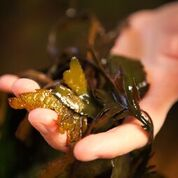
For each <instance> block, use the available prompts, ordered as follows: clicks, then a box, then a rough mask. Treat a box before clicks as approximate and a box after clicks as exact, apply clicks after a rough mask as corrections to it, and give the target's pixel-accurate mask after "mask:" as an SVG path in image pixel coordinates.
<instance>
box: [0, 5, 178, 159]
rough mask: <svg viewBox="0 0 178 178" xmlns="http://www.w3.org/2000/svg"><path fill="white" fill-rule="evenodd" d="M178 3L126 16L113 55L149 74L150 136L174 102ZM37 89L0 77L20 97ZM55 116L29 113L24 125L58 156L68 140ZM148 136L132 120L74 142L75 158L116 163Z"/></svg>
mask: <svg viewBox="0 0 178 178" xmlns="http://www.w3.org/2000/svg"><path fill="white" fill-rule="evenodd" d="M177 12H178V3H174V4H169V5H167V6H163V7H161V8H159V9H155V10H149V11H142V12H138V13H135V14H133V15H132V16H130V25H129V27H126V28H125V29H123V30H122V32H121V35H120V37H118V39H117V41H116V44H115V46H114V47H113V49H112V50H111V52H112V53H114V54H120V55H125V56H128V57H134V58H139V59H140V60H141V61H142V63H143V64H144V66H145V70H146V71H147V74H148V75H147V77H148V81H149V83H150V84H151V87H150V90H149V92H148V93H147V95H146V96H145V97H144V99H143V100H142V101H141V102H140V106H141V108H142V109H143V110H145V111H147V112H148V113H149V114H150V116H151V118H152V119H153V124H154V136H156V134H157V133H158V131H159V130H160V128H161V126H162V125H163V123H164V121H165V118H166V115H167V112H168V111H169V109H170V108H171V106H172V105H173V104H174V103H175V102H176V101H177V100H178V13H177ZM38 88H40V87H39V85H38V84H37V83H36V82H35V81H33V80H30V79H25V78H18V77H17V76H14V75H3V76H1V77H0V89H1V90H2V91H5V92H12V93H14V94H15V95H16V96H18V95H19V94H21V93H24V92H29V91H35V89H38ZM57 117H58V116H57V114H56V113H55V112H54V111H52V110H49V109H42V108H37V109H35V110H32V111H30V113H29V117H28V120H29V122H30V123H31V125H32V126H33V127H34V128H36V129H37V130H38V131H39V132H40V133H41V135H42V136H43V137H44V139H45V140H46V141H47V142H48V144H49V145H51V146H52V147H53V148H55V149H57V150H62V151H67V150H68V148H67V147H66V134H60V133H59V132H58V129H57V124H56V120H57ZM147 141H148V136H147V134H145V132H144V131H143V129H142V128H141V127H140V123H139V122H137V120H136V119H135V118H130V119H128V120H126V121H125V123H123V124H122V125H121V126H118V127H115V128H113V129H111V130H109V131H107V132H103V133H98V134H92V135H89V136H87V137H85V138H83V139H81V140H80V141H78V142H77V143H76V145H75V147H74V150H73V152H74V156H75V157H76V158H77V159H79V160H81V161H90V160H94V159H98V158H114V157H116V156H119V155H123V154H126V153H128V152H130V151H132V150H135V149H137V148H140V147H143V146H144V145H145V144H146V143H147Z"/></svg>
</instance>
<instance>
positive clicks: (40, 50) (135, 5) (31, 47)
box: [0, 0, 178, 178]
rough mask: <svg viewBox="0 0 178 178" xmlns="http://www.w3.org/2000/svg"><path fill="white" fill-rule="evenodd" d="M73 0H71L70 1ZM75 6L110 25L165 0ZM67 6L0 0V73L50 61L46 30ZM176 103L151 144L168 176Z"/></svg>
mask: <svg viewBox="0 0 178 178" xmlns="http://www.w3.org/2000/svg"><path fill="white" fill-rule="evenodd" d="M73 2H74V1H73ZM76 2H77V8H78V9H79V10H81V9H87V10H90V11H91V12H94V13H95V14H96V15H97V16H98V17H99V18H100V20H101V21H102V22H103V23H104V24H105V25H106V27H108V28H111V27H113V26H115V25H117V24H118V23H119V21H120V20H122V19H124V18H125V17H127V16H128V15H129V14H131V13H133V12H135V11H138V10H142V9H151V8H155V7H158V6H160V5H162V4H164V3H167V2H171V1H169V0H135V1H131V0H97V1H91V0H78V1H76ZM68 6H69V1H67V0H25V1H24V0H13V1H10V0H1V1H0V22H1V28H0V35H1V38H0V75H2V74H4V73H16V72H18V71H21V70H25V69H29V68H44V67H46V66H48V65H49V64H50V61H49V58H48V54H47V51H46V46H47V39H48V34H49V32H50V30H51V28H52V27H53V25H54V24H55V23H56V21H57V20H58V19H59V18H60V16H61V15H62V14H64V12H65V10H66V9H67V7H68ZM177 110H178V107H177V105H175V106H174V107H173V108H172V110H171V111H170V113H169V119H167V120H166V124H165V125H164V127H163V128H162V130H161V131H160V133H159V135H158V136H157V138H156V140H155V144H154V151H155V156H154V159H153V161H152V162H154V163H156V165H157V168H158V170H161V172H163V173H164V174H166V175H169V176H168V177H169V178H176V177H177V175H178V170H177V165H178V152H177V149H178V144H177V143H176V141H174V140H178V139H177V138H178V132H177V129H178V120H177V119H176V115H177V116H178V111H177ZM0 161H1V158H0Z"/></svg>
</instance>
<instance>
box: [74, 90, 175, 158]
mask: <svg viewBox="0 0 178 178" xmlns="http://www.w3.org/2000/svg"><path fill="white" fill-rule="evenodd" d="M157 92H160V91H159V90H156V91H155V90H154V89H150V92H149V93H148V95H147V96H146V97H145V98H144V99H143V101H142V102H141V103H140V105H141V108H142V109H143V110H145V111H147V112H148V113H149V115H150V116H151V118H152V119H153V125H154V136H155V135H156V134H157V133H158V131H159V130H160V128H161V126H162V124H163V123H164V120H165V118H166V114H167V112H168V110H169V109H170V107H171V105H172V103H173V102H174V101H173V100H172V99H169V98H166V99H167V100H165V99H164V98H163V97H161V98H160V97H159V98H157V97H156V98H155V96H160V95H161V94H160V95H158V93H157ZM163 96H164V95H163ZM163 100H164V101H163ZM147 142H148V135H147V133H146V132H145V131H144V130H143V128H141V125H140V123H139V122H138V121H137V120H136V119H135V118H130V119H126V121H125V123H124V124H123V125H121V126H118V127H116V128H113V129H111V130H109V131H107V132H103V133H98V134H93V135H89V136H87V137H85V138H83V139H82V140H81V141H79V142H78V143H77V144H76V146H75V148H74V154H75V156H76V158H77V159H79V160H82V161H91V160H94V159H98V158H114V157H116V156H120V155H123V154H126V153H128V152H130V151H133V150H135V149H138V148H140V147H143V146H144V145H145V144H146V143H147Z"/></svg>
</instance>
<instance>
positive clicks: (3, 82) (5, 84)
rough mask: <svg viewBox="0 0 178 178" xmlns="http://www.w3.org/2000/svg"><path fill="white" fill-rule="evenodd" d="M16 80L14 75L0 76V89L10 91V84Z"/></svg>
mask: <svg viewBox="0 0 178 178" xmlns="http://www.w3.org/2000/svg"><path fill="white" fill-rule="evenodd" d="M17 80H18V77H17V76H16V75H11V74H6V75H2V76H1V77H0V90H2V91H4V92H9V93H10V92H12V91H11V89H12V85H13V84H14V83H15V81H17Z"/></svg>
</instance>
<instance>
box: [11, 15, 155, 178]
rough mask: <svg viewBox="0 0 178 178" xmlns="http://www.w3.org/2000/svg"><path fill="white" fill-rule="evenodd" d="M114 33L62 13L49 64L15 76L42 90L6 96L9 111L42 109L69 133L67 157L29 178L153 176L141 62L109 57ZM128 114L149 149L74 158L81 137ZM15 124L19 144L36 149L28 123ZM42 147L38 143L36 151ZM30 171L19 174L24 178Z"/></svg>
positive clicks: (91, 21)
mask: <svg viewBox="0 0 178 178" xmlns="http://www.w3.org/2000/svg"><path fill="white" fill-rule="evenodd" d="M61 27H62V28H61ZM111 34H112V35H111ZM117 34H118V33H116V31H115V29H114V30H111V31H108V32H106V31H105V29H104V27H103V26H102V24H101V23H100V22H99V20H98V19H97V18H96V17H95V16H93V15H90V14H87V13H81V14H78V13H74V14H73V15H72V16H68V15H65V16H64V17H63V18H62V19H60V20H59V22H58V23H57V24H56V25H55V26H54V28H53V29H52V31H51V33H50V35H49V41H48V52H49V56H50V58H51V61H52V64H51V65H50V66H49V67H47V68H46V69H42V70H40V71H36V70H28V71H24V72H21V73H19V76H23V77H28V78H32V79H33V80H36V81H37V82H38V83H39V84H40V86H41V87H42V89H38V90H36V92H28V93H23V94H21V95H20V96H18V97H12V98H9V104H10V105H11V107H13V108H15V109H24V108H25V109H27V110H28V111H30V110H32V109H35V108H38V107H43V108H49V109H52V110H54V111H56V112H57V114H58V120H57V124H58V126H59V127H58V128H59V133H64V132H67V138H68V139H67V144H68V145H69V146H70V147H71V149H70V150H71V151H70V152H69V153H67V154H66V155H58V154H57V156H55V158H52V159H47V158H46V159H45V162H43V163H41V162H38V163H39V164H37V166H36V167H37V168H36V169H37V171H36V172H35V173H33V177H34V175H35V176H36V177H41V178H42V177H43V178H48V177H50V178H53V177H64V178H67V177H70V178H76V177H77V178H83V177H86V178H94V177H95V178H100V177H102V178H104V177H112V178H119V177H122V178H124V177H125V178H131V177H132V178H139V177H140V178H141V177H146V176H147V177H148V176H150V177H151V174H152V173H153V172H151V171H150V169H147V168H148V167H147V165H148V160H149V158H150V153H151V143H152V140H153V130H154V128H153V123H152V120H151V118H150V116H149V114H148V113H147V112H146V111H143V110H142V109H141V108H140V106H139V101H140V100H141V99H142V98H143V97H144V96H145V93H146V92H147V91H148V89H149V84H148V83H147V80H146V72H145V71H144V66H143V65H142V64H141V62H140V61H139V60H135V59H134V60H133V59H129V58H126V57H124V56H113V55H110V54H109V51H110V48H111V46H112V45H113V43H114V40H115V37H116V36H117ZM70 61H71V62H70ZM19 112H20V111H19ZM129 116H132V117H135V118H136V119H137V120H139V121H140V123H141V127H142V128H143V130H144V131H145V132H147V133H148V137H149V141H148V145H147V146H146V147H145V148H144V149H143V151H142V150H137V151H135V152H131V153H129V154H127V155H124V156H121V157H117V158H115V159H111V160H96V161H92V162H87V163H82V162H80V161H77V160H76V159H75V158H74V157H73V155H72V149H73V146H74V145H75V142H77V141H78V140H79V139H81V138H83V137H85V136H86V135H88V134H93V133H99V132H103V131H107V130H109V129H111V128H113V127H116V126H118V125H121V124H122V123H123V121H124V120H125V119H127V118H128V117H129ZM19 125H20V126H19V128H18V129H17V130H18V132H16V133H18V134H16V135H17V136H18V138H20V139H21V141H22V142H23V143H24V142H26V140H28V139H31V140H32V141H31V145H32V146H33V147H34V146H36V145H35V144H34V142H33V140H34V137H33V134H30V133H31V132H33V131H34V130H32V129H30V128H29V127H28V126H29V125H28V124H27V122H26V120H22V121H21V122H20V124H19ZM25 125H26V126H25ZM29 135H30V136H29ZM29 137H30V138H29ZM71 143H72V144H71ZM73 143H74V144H73ZM42 147H43V146H41V145H40V144H39V145H38V147H37V148H38V150H40V149H41V148H42ZM148 148H149V149H148ZM38 153H39V154H40V155H43V156H44V155H45V154H46V153H45V154H42V153H41V152H40V151H39V152H38ZM29 156H30V155H29ZM33 163H34V162H33ZM31 164H32V163H31ZM31 169H32V165H31ZM29 170H30V168H29ZM29 172H30V171H29ZM29 172H28V171H27V173H23V174H22V175H23V176H25V177H27V175H28V174H30V173H29ZM32 172H33V171H32ZM17 175H19V173H17ZM154 175H155V174H154Z"/></svg>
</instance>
